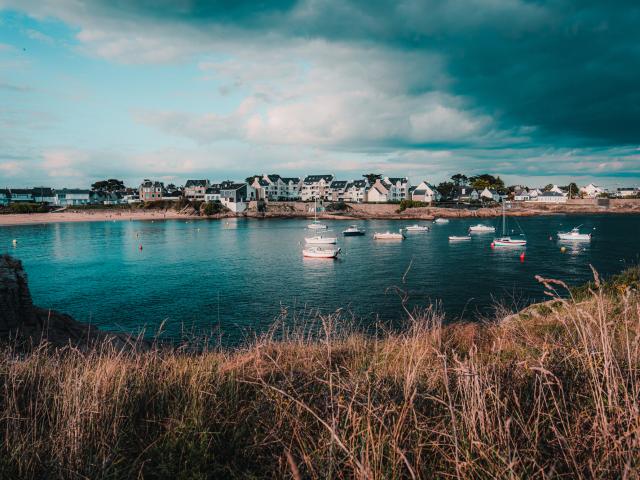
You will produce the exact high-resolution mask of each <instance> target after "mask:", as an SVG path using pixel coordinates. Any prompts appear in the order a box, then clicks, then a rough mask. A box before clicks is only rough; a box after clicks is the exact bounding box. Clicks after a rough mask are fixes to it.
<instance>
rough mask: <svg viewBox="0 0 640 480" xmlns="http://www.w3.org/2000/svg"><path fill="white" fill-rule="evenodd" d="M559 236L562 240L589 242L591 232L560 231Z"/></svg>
mask: <svg viewBox="0 0 640 480" xmlns="http://www.w3.org/2000/svg"><path fill="white" fill-rule="evenodd" d="M558 238H559V239H560V240H568V241H575V242H588V241H589V240H591V234H588V233H580V234H578V235H576V234H571V233H558Z"/></svg>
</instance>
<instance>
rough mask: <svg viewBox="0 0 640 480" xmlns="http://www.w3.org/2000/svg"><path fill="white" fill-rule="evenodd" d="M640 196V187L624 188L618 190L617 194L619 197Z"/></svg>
mask: <svg viewBox="0 0 640 480" xmlns="http://www.w3.org/2000/svg"><path fill="white" fill-rule="evenodd" d="M638 195H640V188H638V187H622V188H618V190H617V192H616V196H617V197H622V198H624V197H635V196H638Z"/></svg>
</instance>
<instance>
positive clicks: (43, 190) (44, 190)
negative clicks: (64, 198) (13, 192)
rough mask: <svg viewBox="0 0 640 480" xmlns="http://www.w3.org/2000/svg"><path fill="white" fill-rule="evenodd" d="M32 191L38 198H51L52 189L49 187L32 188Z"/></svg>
mask: <svg viewBox="0 0 640 480" xmlns="http://www.w3.org/2000/svg"><path fill="white" fill-rule="evenodd" d="M32 191H33V194H34V195H36V196H38V197H53V189H52V188H49V187H33V189H32Z"/></svg>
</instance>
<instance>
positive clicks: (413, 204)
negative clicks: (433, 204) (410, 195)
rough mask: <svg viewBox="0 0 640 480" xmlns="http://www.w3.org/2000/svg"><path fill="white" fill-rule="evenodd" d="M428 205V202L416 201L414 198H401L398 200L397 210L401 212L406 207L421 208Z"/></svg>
mask: <svg viewBox="0 0 640 480" xmlns="http://www.w3.org/2000/svg"><path fill="white" fill-rule="evenodd" d="M428 206H429V204H428V203H425V202H418V201H416V200H402V201H401V202H400V208H399V209H398V211H399V212H403V211H404V210H406V209H407V208H421V207H428Z"/></svg>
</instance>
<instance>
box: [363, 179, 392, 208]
mask: <svg viewBox="0 0 640 480" xmlns="http://www.w3.org/2000/svg"><path fill="white" fill-rule="evenodd" d="M387 185H388V184H385V183H384V182H382V181H381V180H380V179H376V181H375V183H374V184H373V185H371V188H370V189H369V191H368V192H367V202H373V203H386V202H388V201H389V188H387Z"/></svg>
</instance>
